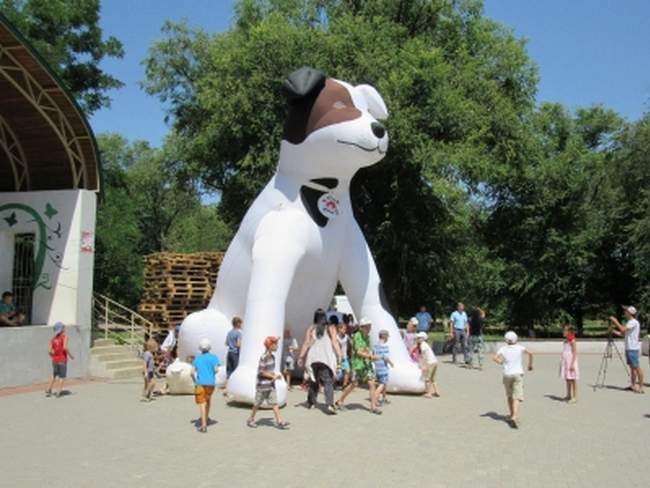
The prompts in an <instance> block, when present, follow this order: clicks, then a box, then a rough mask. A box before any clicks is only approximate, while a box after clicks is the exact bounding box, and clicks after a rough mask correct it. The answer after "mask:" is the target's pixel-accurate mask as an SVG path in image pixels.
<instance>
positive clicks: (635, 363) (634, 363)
mask: <svg viewBox="0 0 650 488" xmlns="http://www.w3.org/2000/svg"><path fill="white" fill-rule="evenodd" d="M625 359H627V364H629V365H630V368H638V367H639V351H638V349H637V350H630V349H626V350H625Z"/></svg>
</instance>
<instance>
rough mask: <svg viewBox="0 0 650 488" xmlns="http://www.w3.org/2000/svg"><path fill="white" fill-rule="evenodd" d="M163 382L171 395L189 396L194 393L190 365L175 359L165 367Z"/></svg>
mask: <svg viewBox="0 0 650 488" xmlns="http://www.w3.org/2000/svg"><path fill="white" fill-rule="evenodd" d="M165 381H166V383H167V386H168V387H169V393H170V394H172V395H190V394H192V393H194V380H192V365H191V364H189V363H185V362H183V361H181V360H180V359H176V360H175V361H174V362H173V363H172V364H170V365H169V366H167V370H166V373H165Z"/></svg>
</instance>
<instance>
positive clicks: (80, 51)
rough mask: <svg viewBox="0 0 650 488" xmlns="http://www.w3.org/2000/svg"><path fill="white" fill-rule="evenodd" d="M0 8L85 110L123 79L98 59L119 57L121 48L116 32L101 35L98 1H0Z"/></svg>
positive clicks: (102, 102)
mask: <svg viewBox="0 0 650 488" xmlns="http://www.w3.org/2000/svg"><path fill="white" fill-rule="evenodd" d="M0 12H2V14H4V15H5V16H6V17H7V18H8V19H9V20H11V21H12V23H13V24H14V25H15V26H16V27H17V28H18V30H19V31H20V32H21V33H22V34H23V35H25V37H27V39H29V41H30V42H31V43H32V45H33V46H34V47H35V48H36V50H37V51H38V53H39V54H40V55H41V56H43V57H44V58H45V60H46V61H47V62H48V64H49V65H50V66H51V67H52V68H53V69H54V70H55V71H56V73H57V74H58V75H59V76H60V77H61V79H62V80H63V82H64V83H65V85H66V87H67V88H68V89H69V90H70V91H71V93H72V94H73V95H74V96H75V97H76V99H77V101H78V102H79V103H80V105H81V106H82V108H83V109H84V111H85V112H86V113H87V114H89V115H90V114H92V113H93V112H95V111H96V110H98V109H100V108H101V107H107V106H109V105H110V98H109V97H108V95H106V92H107V91H108V90H111V89H115V88H120V87H121V86H123V83H122V82H121V81H119V80H118V79H117V78H115V77H113V76H111V75H110V74H108V73H106V72H104V71H103V70H102V69H101V68H100V63H101V61H102V60H103V59H105V58H107V57H114V58H121V57H122V56H123V55H124V51H123V49H122V43H121V42H120V41H118V40H117V39H116V38H115V37H113V36H109V37H108V38H104V36H103V32H102V29H101V28H100V27H99V0H0Z"/></svg>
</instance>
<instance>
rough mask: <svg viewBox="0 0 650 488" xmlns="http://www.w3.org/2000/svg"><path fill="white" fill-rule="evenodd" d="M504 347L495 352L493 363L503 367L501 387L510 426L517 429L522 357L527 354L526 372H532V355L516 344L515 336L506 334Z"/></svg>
mask: <svg viewBox="0 0 650 488" xmlns="http://www.w3.org/2000/svg"><path fill="white" fill-rule="evenodd" d="M504 338H505V340H506V345H505V346H503V347H502V348H501V349H499V350H498V351H497V353H496V354H495V356H494V358H493V359H494V361H495V362H496V363H497V364H501V365H502V366H503V386H504V388H505V390H506V397H507V399H508V409H509V410H510V426H511V427H512V428H514V429H516V428H518V427H519V423H518V422H519V420H518V415H519V404H520V403H521V402H523V401H524V367H523V355H524V353H526V354H528V371H532V370H533V355H532V353H531V352H530V351H529V350H528V349H526V348H525V347H524V346H521V345H519V344H517V334H515V333H514V332H513V331H508V332H506V334H505V336H504Z"/></svg>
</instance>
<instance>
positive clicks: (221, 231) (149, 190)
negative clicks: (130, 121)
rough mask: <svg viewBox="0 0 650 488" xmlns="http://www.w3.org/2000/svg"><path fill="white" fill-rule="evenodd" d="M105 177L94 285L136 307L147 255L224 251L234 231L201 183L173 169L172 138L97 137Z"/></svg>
mask: <svg viewBox="0 0 650 488" xmlns="http://www.w3.org/2000/svg"><path fill="white" fill-rule="evenodd" d="M98 144H99V147H100V150H101V155H102V161H103V164H104V166H103V170H104V181H103V191H102V195H101V198H100V202H99V208H98V212H97V232H96V235H97V253H96V265H95V289H96V290H97V291H98V292H99V293H103V294H106V295H108V296H110V297H111V298H114V299H116V300H118V301H121V302H123V303H125V304H126V305H129V306H135V305H136V304H137V303H138V301H139V300H140V294H141V291H142V284H143V283H142V278H143V267H142V266H143V260H142V258H143V256H144V255H146V254H150V253H153V252H159V251H174V252H193V251H208V250H210V251H223V250H225V248H226V246H227V244H228V240H229V239H230V230H229V228H228V227H227V226H226V224H225V223H224V222H223V220H222V219H221V217H220V214H219V208H218V207H217V206H215V205H212V206H208V205H205V206H204V205H203V204H202V203H201V195H200V193H199V191H198V190H197V188H196V185H193V184H191V182H190V183H188V182H187V181H182V180H180V179H179V178H177V177H176V176H175V174H174V173H173V172H172V168H173V167H174V158H175V155H176V154H177V151H176V148H175V146H174V144H173V137H170V138H169V139H168V142H167V143H166V144H165V145H164V146H163V148H162V149H155V148H152V147H150V146H149V144H148V143H146V142H143V141H134V142H128V141H127V140H126V139H125V138H124V137H123V136H121V135H118V134H102V135H100V136H99V137H98Z"/></svg>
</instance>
